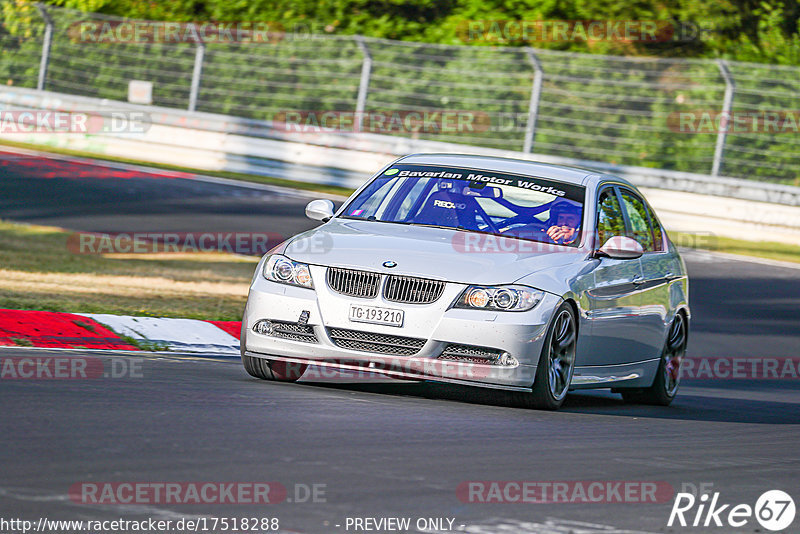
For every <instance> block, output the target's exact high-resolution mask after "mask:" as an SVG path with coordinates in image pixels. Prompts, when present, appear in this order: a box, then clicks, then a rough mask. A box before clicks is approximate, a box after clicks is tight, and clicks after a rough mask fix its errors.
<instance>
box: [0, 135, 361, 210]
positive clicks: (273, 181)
mask: <svg viewBox="0 0 800 534" xmlns="http://www.w3.org/2000/svg"><path fill="white" fill-rule="evenodd" d="M2 146H9V147H14V148H25V149H28V150H38V151H40V152H50V153H53V154H61V155H64V156H74V157H80V158H91V159H96V160H99V161H107V162H111V163H126V164H129V165H143V166H146V167H152V168H155V169H164V170H168V171H178V172H187V173H192V174H202V175H205V176H216V177H219V178H228V179H230V180H241V181H244V182H254V183H259V184H267V185H275V186H280V187H289V188H291V189H301V190H303V191H316V192H319V193H327V194H331V195H342V196H350V194H351V193H352V192H353V191H355V189H350V188H347V187H340V186H336V185H325V184H314V183H309V182H300V181H295V180H284V179H283V178H274V177H271V176H261V175H258V174H245V173H239V172H229V171H207V170H203V169H195V168H191V167H180V166H178V165H169V164H166V163H152V162H149V161H142V160H136V159H129V158H118V157H116V156H107V155H103V154H96V153H94V152H85V151H82V150H71V149H68V148H60V147H52V146H47V145H37V144H33V143H19V142H16V141H8V140H7V139H0V147H2Z"/></svg>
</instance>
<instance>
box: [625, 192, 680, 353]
mask: <svg viewBox="0 0 800 534" xmlns="http://www.w3.org/2000/svg"><path fill="white" fill-rule="evenodd" d="M619 192H620V197H621V198H622V207H623V209H624V210H625V215H626V219H627V221H628V237H631V238H632V239H635V240H636V241H638V242H639V244H640V245H642V248H643V249H644V254H643V255H642V257H641V258H640V260H639V261H640V262H641V264H642V283H641V284H640V285H639V292H640V297H641V306H640V308H639V310H640V311H639V315H640V320H639V336H640V338H641V341H642V343H643V344H644V345H645V346H646V347H647V354H646V356H647V357H648V358H657V357H659V356H660V355H661V350H662V349H663V346H664V341H665V339H666V335H667V333H666V330H667V321H668V320H669V319H670V318H671V317H670V316H669V310H670V308H671V306H670V290H669V284H670V282H671V281H672V280H675V279H676V278H677V276H676V275H677V273H680V265H679V263H678V259H677V258H676V257H675V256H674V255H672V254H670V253H669V252H668V251H667V246H666V243H665V240H664V230H663V228H662V227H661V224H660V223H659V222H658V220H657V219H656V217H655V214H654V213H653V211H652V209H650V207H649V206H648V205H647V203H646V202H645V201H644V199H642V197H641V196H639V195H638V194H636V193H635V192H633V191H632V190H630V189H628V188H624V187H620V188H619Z"/></svg>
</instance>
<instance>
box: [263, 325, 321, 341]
mask: <svg viewBox="0 0 800 534" xmlns="http://www.w3.org/2000/svg"><path fill="white" fill-rule="evenodd" d="M270 335H271V336H272V337H279V338H281V339H290V340H292V341H305V342H306V343H319V341H318V340H317V336H316V334H314V327H313V326H309V325H307V324H298V323H287V322H284V321H272V333H271V334H270Z"/></svg>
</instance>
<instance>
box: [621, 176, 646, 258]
mask: <svg viewBox="0 0 800 534" xmlns="http://www.w3.org/2000/svg"><path fill="white" fill-rule="evenodd" d="M622 202H623V203H624V204H625V211H626V212H627V213H628V220H629V221H630V223H631V231H630V232H629V233H628V237H630V238H632V239H635V240H636V241H638V242H639V244H640V245H642V248H643V249H644V250H645V252H652V251H653V250H654V248H653V232H652V229H651V227H650V215H649V214H648V213H647V207H646V206H645V205H644V202H643V201H642V199H641V198H639V197H637V196H636V195H634V194H633V193H631V192H630V191H627V190H625V189H623V190H622Z"/></svg>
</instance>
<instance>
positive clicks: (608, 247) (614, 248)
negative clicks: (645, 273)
mask: <svg viewBox="0 0 800 534" xmlns="http://www.w3.org/2000/svg"><path fill="white" fill-rule="evenodd" d="M598 252H600V253H601V254H602V255H604V256H608V257H609V258H613V259H615V260H635V259H636V258H638V257H639V256H641V255H642V254H644V249H643V248H642V245H640V244H639V242H638V241H636V240H635V239H631V238H630V237H626V236H622V235H616V236H614V237H611V238H609V240H608V241H606V242H605V244H604V245H603V246H602V247H600V250H599V251H598Z"/></svg>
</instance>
